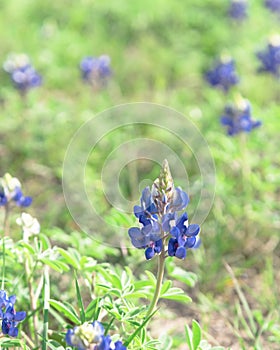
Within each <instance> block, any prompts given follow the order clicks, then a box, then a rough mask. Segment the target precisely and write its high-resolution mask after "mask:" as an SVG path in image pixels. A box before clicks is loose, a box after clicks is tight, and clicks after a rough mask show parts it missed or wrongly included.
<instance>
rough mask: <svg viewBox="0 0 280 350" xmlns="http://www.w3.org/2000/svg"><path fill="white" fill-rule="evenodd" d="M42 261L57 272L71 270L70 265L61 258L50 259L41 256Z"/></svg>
mask: <svg viewBox="0 0 280 350" xmlns="http://www.w3.org/2000/svg"><path fill="white" fill-rule="evenodd" d="M40 261H41V262H42V263H44V264H46V265H48V266H49V267H51V268H52V269H53V270H55V271H57V272H60V273H62V272H64V271H69V267H68V266H67V265H66V264H64V263H63V262H62V261H59V260H50V259H48V258H41V259H40Z"/></svg>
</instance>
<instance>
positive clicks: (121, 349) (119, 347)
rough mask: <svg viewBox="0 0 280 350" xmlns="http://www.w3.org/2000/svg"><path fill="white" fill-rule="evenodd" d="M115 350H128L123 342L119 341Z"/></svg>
mask: <svg viewBox="0 0 280 350" xmlns="http://www.w3.org/2000/svg"><path fill="white" fill-rule="evenodd" d="M115 350H126V347H125V346H124V345H123V344H122V342H121V341H120V340H119V341H117V342H116V343H115Z"/></svg>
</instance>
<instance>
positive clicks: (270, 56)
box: [257, 35, 280, 77]
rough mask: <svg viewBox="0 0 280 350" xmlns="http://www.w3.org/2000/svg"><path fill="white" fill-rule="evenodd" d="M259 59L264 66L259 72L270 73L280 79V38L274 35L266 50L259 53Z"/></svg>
mask: <svg viewBox="0 0 280 350" xmlns="http://www.w3.org/2000/svg"><path fill="white" fill-rule="evenodd" d="M257 58H258V59H259V60H260V61H261V64H262V66H261V67H260V68H259V69H258V71H259V72H269V73H271V74H273V75H275V76H276V77H279V67H280V36H278V35H273V36H272V37H271V38H270V40H269V43H268V45H267V47H266V49H265V50H263V51H260V52H258V53H257Z"/></svg>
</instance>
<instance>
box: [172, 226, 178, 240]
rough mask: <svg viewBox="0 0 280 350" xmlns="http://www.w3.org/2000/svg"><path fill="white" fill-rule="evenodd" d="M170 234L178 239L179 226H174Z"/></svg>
mask: <svg viewBox="0 0 280 350" xmlns="http://www.w3.org/2000/svg"><path fill="white" fill-rule="evenodd" d="M170 234H171V236H173V237H175V238H178V236H179V235H180V230H179V228H178V227H177V226H173V227H172V229H171V230H170Z"/></svg>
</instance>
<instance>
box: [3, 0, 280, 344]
mask: <svg viewBox="0 0 280 350" xmlns="http://www.w3.org/2000/svg"><path fill="white" fill-rule="evenodd" d="M230 3H231V2H230V1H220V0H186V1H182V0H173V1H168V0H154V1H147V0H146V1H145V0H142V1H140V0H134V1H127V0H118V1H113V0H107V1H92V0H81V1H71V0H61V1H43V0H36V1H35V0H21V1H19V0H10V1H4V0H0V42H1V45H0V57H1V62H2V66H3V67H4V68H5V62H7V59H8V57H11V54H26V55H28V57H29V58H30V61H31V63H32V65H33V66H34V68H35V69H36V72H38V74H39V75H40V77H41V78H40V79H42V81H41V80H40V81H39V80H36V83H34V84H33V85H34V86H33V87H34V88H30V89H27V90H26V91H25V92H24V93H22V89H21V90H20V89H19V88H16V85H15V81H13V80H12V79H11V74H9V72H7V69H6V70H5V69H4V68H3V69H2V70H1V71H0V81H1V85H0V110H1V114H0V140H1V142H0V159H1V162H0V177H2V180H3V177H4V175H5V174H6V173H9V174H11V175H12V176H14V177H16V178H18V179H19V180H20V182H21V185H22V188H23V193H24V195H25V196H31V197H32V198H33V201H32V204H31V206H30V207H28V208H25V207H27V205H22V203H21V204H18V202H17V199H18V197H16V198H11V200H12V201H13V204H17V205H19V207H18V206H15V208H13V210H11V212H10V213H9V233H8V234H7V230H6V229H5V227H4V226H3V230H2V226H1V231H0V233H1V256H0V264H1V273H0V275H1V283H2V288H1V289H2V290H5V291H6V292H7V295H8V297H9V296H10V295H13V294H15V295H16V297H17V302H16V305H17V310H22V311H25V312H26V314H27V317H26V319H25V320H22V318H23V314H21V313H20V312H17V314H18V315H20V317H19V316H18V321H20V325H19V336H18V337H17V338H16V339H17V340H15V339H14V338H13V336H14V335H15V334H12V333H11V334H10V335H11V337H10V338H8V337H4V334H2V336H1V338H0V349H1V346H2V348H3V349H5V348H9V347H10V348H11V347H14V348H18V349H66V348H67V345H66V343H65V334H66V332H67V329H72V328H73V327H74V326H75V325H77V322H80V323H81V324H82V323H83V322H85V321H88V322H89V321H90V322H93V321H96V320H97V319H98V320H99V321H102V322H103V326H104V327H105V332H106V334H110V335H111V336H112V339H113V341H114V342H115V344H117V345H114V344H113V343H112V344H113V345H112V344H111V345H110V344H109V345H106V344H105V343H104V344H103V345H102V346H103V347H101V345H99V347H96V348H94V347H90V345H88V347H80V348H79V349H103V350H109V349H114V347H115V349H116V350H118V349H120V350H122V349H123V348H121V347H120V346H121V345H120V342H123V344H124V346H126V347H127V349H133V350H137V349H159V350H161V349H162V350H163V349H165V350H166V349H174V350H183V349H189V350H195V349H211V346H213V347H217V349H232V350H237V349H246V350H248V349H257V350H260V349H263V350H270V349H271V350H279V349H280V314H279V311H280V306H279V305H280V287H279V285H280V272H279V271H280V254H279V247H280V236H279V232H280V156H279V149H280V138H279V132H280V81H279V74H278V68H279V67H280V59H279V57H280V41H279V37H278V35H279V36H280V12H279V7H280V6H278V7H277V1H275V4H274V5H275V7H274V11H272V9H273V6H271V4H270V3H273V1H266V2H265V1H263V0H254V1H253V0H251V1H248V2H247V4H248V7H247V16H244V18H235V19H234V18H232V17H230V16H229V7H230ZM267 4H269V5H270V8H269V7H268V5H267ZM277 11H278V12H277ZM269 45H270V46H269ZM269 47H270V49H271V52H270V51H269ZM278 49H279V50H278ZM266 50H268V51H266ZM277 50H278V51H277ZM260 52H262V54H260ZM267 52H268V53H267ZM104 55H105V56H104ZM272 56H273V57H272ZM85 57H103V59H104V57H105V63H106V64H109V63H108V62H109V61H107V58H108V57H109V59H110V74H109V72H108V74H107V75H106V80H105V81H103V80H102V82H101V83H100V81H97V83H96V80H95V81H94V83H92V81H90V82H89V81H87V80H84V79H82V73H81V69H80V64H81V61H82V60H83V59H84V58H85ZM219 62H222V63H223V62H226V63H228V62H234V69H235V72H236V73H235V74H236V77H237V79H236V81H235V77H234V79H233V80H234V83H229V86H228V87H227V88H223V83H221V82H220V83H218V84H213V79H212V78H211V79H210V78H209V74H208V73H207V72H209V70H211V69H213V68H214V67H215V64H219ZM87 64H88V63H87ZM106 69H107V66H106ZM230 69H231V68H230ZM106 72H107V71H106ZM207 74H208V81H207ZM227 74H228V71H226V73H225V75H226V78H225V79H228V78H227V77H228V75H227ZM95 78H96V76H93V79H95ZM13 79H14V78H13ZM96 79H97V78H96ZM231 79H232V76H231ZM231 79H230V82H232V80H231ZM227 82H228V80H227ZM248 101H249V102H248ZM135 102H146V103H152V104H153V105H152V106H155V105H154V104H156V105H159V106H165V107H166V111H167V112H166V113H163V114H162V118H165V120H164V121H165V122H167V123H170V130H171V131H172V125H173V124H172V123H173V119H172V117H170V120H169V119H168V113H169V112H168V111H170V115H173V114H172V113H175V112H174V110H175V111H177V112H178V113H180V114H182V115H183V116H184V118H185V123H186V124H184V122H182V129H184V128H188V126H189V125H190V124H192V125H195V126H196V127H197V128H198V130H199V131H200V134H201V135H202V136H201V137H202V138H203V140H205V142H206V143H207V144H208V149H209V154H210V155H211V157H212V158H211V159H213V161H214V164H215V171H214V174H213V175H214V176H215V186H214V184H212V185H211V186H213V187H212V188H211V189H209V188H203V184H201V172H202V169H201V168H200V166H202V167H203V164H198V159H197V157H199V156H198V151H197V150H196V149H190V148H189V147H187V146H186V145H185V144H184V143H182V142H181V141H180V140H179V139H178V138H177V137H176V136H175V135H174V133H172V132H169V131H170V130H169V131H168V129H165V130H163V129H161V128H156V127H155V126H153V127H151V126H149V125H141V124H139V123H133V122H134V120H135V119H134V117H133V115H132V116H131V120H132V124H131V125H130V126H127V127H123V126H124V125H120V126H121V127H120V128H119V129H116V130H114V132H110V133H108V134H106V133H104V134H102V135H100V136H102V140H101V141H100V142H98V143H97V145H96V147H95V148H94V152H93V153H92V156H90V157H89V159H88V162H87V166H86V171H85V174H84V173H81V177H83V176H85V182H86V183H87V184H88V185H89V187H90V189H91V190H90V197H91V199H92V201H93V203H94V204H95V206H97V207H98V215H99V216H100V217H101V218H102V219H103V225H100V224H97V222H95V220H92V222H90V233H88V232H84V231H85V230H83V229H81V228H80V227H79V225H78V223H77V220H75V217H74V218H73V217H72V216H71V214H70V212H69V210H68V208H67V205H66V203H65V199H64V194H63V186H62V182H63V178H65V177H66V178H67V179H70V180H71V176H72V171H73V174H74V173H75V171H74V170H75V169H74V167H75V162H76V163H77V166H78V164H79V159H78V158H77V159H76V158H74V157H73V163H74V164H73V169H69V168H64V170H63V162H64V159H65V156H66V154H67V149H68V146H69V144H70V142H71V139H72V137H73V136H74V135H75V133H76V132H77V130H79V128H80V127H81V126H82V125H84V123H85V122H87V121H89V120H95V119H94V118H98V119H96V120H97V121H98V123H99V124H100V127H101V129H102V128H103V127H104V130H106V125H103V124H102V123H106V121H107V119H108V118H107V117H108V114H106V112H105V114H102V113H104V111H106V110H110V108H112V107H115V106H118V105H127V104H133V106H134V107H132V111H133V110H134V109H133V108H135V104H134V103H135ZM229 105H230V106H234V107H231V108H232V109H233V110H234V111H235V108H236V109H237V110H238V113H241V115H242V116H243V113H245V111H246V113H249V117H248V116H247V114H246V113H245V114H246V116H245V117H244V118H245V122H246V125H245V126H244V124H242V123H241V122H240V125H239V124H238V127H237V126H236V125H234V126H231V125H229V123H230V122H231V119H230V118H231V117H230V116H231V112H229V108H228V106H229ZM249 105H250V108H249V107H248V106H249ZM244 106H245V107H244ZM125 108H126V107H125ZM139 108H141V107H140V105H139ZM152 108H154V107H152ZM246 108H247V109H246ZM128 110H129V108H128ZM161 111H162V109H161V108H159V115H156V121H157V122H158V121H160V118H161V114H160V113H161ZM172 111H173V112H172ZM108 113H110V112H108ZM234 113H235V112H234ZM234 113H233V114H234ZM238 113H237V114H238ZM139 114H140V113H139ZM234 115H235V114H234ZM238 115H239V114H238ZM102 116H104V118H103V117H102ZM113 117H114V113H112V118H113ZM221 117H224V118H225V117H226V119H222V123H221ZM251 117H252V119H251ZM184 118H183V120H184ZM227 118H229V119H227ZM244 118H243V119H244ZM241 119H242V118H241ZM229 120H230V121H229ZM251 120H252V121H251ZM154 121H155V120H154ZM242 121H244V120H242ZM151 122H153V120H151ZM248 123H249V124H248ZM254 123H257V124H254ZM241 124H242V125H241ZM98 127H99V125H98ZM230 128H233V129H230ZM102 130H103V129H102ZM229 130H234V131H236V130H238V131H236V132H229ZM240 131H241V132H240ZM229 134H234V135H229ZM139 139H145V140H152V141H155V142H159V143H161V144H164V145H166V146H168V147H169V148H171V149H172V150H173V152H174V153H175V154H176V156H177V157H178V159H179V160H180V162H181V163H182V164H183V166H184V168H185V169H186V173H187V177H188V179H186V181H185V182H184V181H183V180H182V179H176V170H177V169H176V168H177V165H178V163H177V162H176V161H174V159H173V160H172V159H171V160H170V159H167V160H168V161H169V165H170V170H171V173H172V174H173V178H174V183H175V184H176V185H177V186H181V187H182V189H183V190H184V191H186V192H187V193H188V196H189V198H190V203H189V205H188V207H187V211H188V215H189V218H190V224H193V223H196V224H199V225H200V228H201V232H200V240H201V244H200V246H199V247H198V248H197V249H190V250H188V253H187V256H186V258H185V259H184V260H181V259H177V258H176V256H175V257H168V258H166V272H165V273H166V279H170V280H172V283H173V287H174V288H181V290H180V291H179V290H177V292H178V294H176V293H175V292H174V295H173V296H172V295H171V294H172V293H171V292H170V294H168V290H169V287H170V286H169V284H168V283H166V284H165V288H166V290H163V291H162V296H163V297H162V298H161V299H160V300H159V304H158V305H159V307H160V308H159V310H158V311H157V312H156V313H155V314H153V317H152V319H149V320H147V319H145V310H146V309H145V307H146V306H147V307H148V306H149V302H151V298H152V297H151V296H152V293H151V291H152V290H153V288H154V287H155V278H154V277H153V275H156V271H157V264H156V258H153V259H151V260H148V261H147V260H146V259H145V255H144V251H143V250H141V249H135V248H134V247H133V244H131V241H130V237H129V235H128V230H129V228H131V227H133V226H134V227H135V226H137V225H138V223H137V220H136V218H135V216H134V215H133V208H130V209H131V211H130V212H124V211H121V210H118V207H117V206H114V205H112V203H110V201H108V199H107V198H106V197H105V196H104V193H103V189H104V188H103V183H102V181H101V178H100V174H101V173H102V170H103V167H104V165H106V160H107V159H108V158H110V157H111V155H112V154H114V153H113V152H114V150H115V149H117V148H118V147H119V145H126V142H128V141H131V142H136V141H137V140H139ZM137 142H138V141H137ZM186 143H188V142H186ZM136 144H137V143H136ZM91 147H92V145H89V148H88V150H89V151H90V150H91ZM68 150H69V149H68ZM149 151H150V150H149ZM155 152H156V151H155ZM70 155H71V154H70ZM68 157H69V153H68ZM140 158H141V159H140ZM202 158H203V157H202ZM158 159H160V161H159V162H158ZM117 161H119V162H120V166H119V168H118V171H119V174H118V175H119V177H118V178H109V181H110V188H112V189H114V188H116V189H118V191H120V192H121V193H122V195H123V196H124V197H125V198H126V199H127V200H130V201H132V202H134V203H135V204H139V198H140V197H141V192H142V190H143V189H144V187H145V186H147V185H149V186H150V185H151V184H152V183H153V181H154V180H155V179H156V178H157V177H158V176H159V173H160V169H161V163H162V162H163V161H164V158H163V157H162V156H161V153H159V154H157V157H156V159H149V157H148V156H147V159H143V157H138V158H137V154H136V155H135V158H134V160H133V161H131V162H129V163H128V164H125V165H124V166H123V165H121V164H123V163H122V160H121V158H118V159H117ZM178 168H179V165H178ZM67 170H69V172H68V173H65V171H67ZM108 172H110V168H109V169H108ZM104 176H105V178H106V174H105V175H104ZM73 180H74V181H75V180H76V178H75V177H73ZM139 184H140V185H139ZM2 186H3V182H2ZM77 188H78V186H77V187H76V186H73V188H67V192H68V193H69V192H70V195H73V196H74V197H75V194H76V193H75V191H76V189H77ZM64 189H65V188H64ZM201 189H203V190H206V191H207V190H211V191H212V190H213V192H214V193H215V198H214V200H213V203H212V205H211V208H209V209H211V210H210V212H209V214H208V215H207V217H206V218H205V219H204V220H203V222H192V216H193V215H194V212H195V210H196V208H197V207H200V208H203V205H204V203H203V201H202V200H201V201H200V195H201ZM3 198H4V197H3ZM3 198H2V197H1V193H0V205H1V206H0V218H1V222H4V225H5V218H6V214H7V213H6V211H5V208H7V207H5V205H6V204H5V201H4V199H3ZM21 198H22V200H23V197H21ZM25 199H26V198H25ZM1 201H2V202H1ZM25 204H26V203H25ZM28 204H30V203H28ZM207 205H208V204H207ZM22 207H24V208H22ZM81 208H82V207H81ZM205 210H206V211H207V210H208V207H207V208H206V209H205ZM22 212H26V213H29V214H31V215H32V216H33V217H36V218H37V219H38V222H40V226H41V228H40V233H39V234H38V226H37V223H36V222H35V228H34V226H33V231H32V230H31V231H32V234H33V236H32V237H29V234H27V233H26V232H25V235H23V233H24V232H23V233H22V232H21V228H20V226H24V222H25V221H24V220H27V217H23V216H21V213H22ZM82 214H83V213H82V210H81V215H82ZM20 217H21V219H20ZM28 218H29V217H28ZM20 220H21V221H20ZM32 224H34V222H32ZM19 225H20V226H19ZM120 228H122V229H120ZM123 228H124V229H123ZM123 232H125V233H124V234H123ZM34 236H35V237H34ZM113 242H114V243H113ZM116 242H118V244H116ZM132 243H133V240H132ZM134 245H135V244H134ZM174 249H175V248H174ZM145 271H148V272H145ZM151 273H152V274H153V275H151ZM130 285H133V288H134V291H133V293H134V294H133V293H132V291H131V290H130V289H129V288H130V287H129V286H130ZM126 288H127V289H126ZM170 288H171V287H170ZM110 290H111V291H112V295H111V299H110V298H109V296H107V299H106V298H104V299H103V296H104V295H105V294H106V295H107V294H108V295H109V294H110V293H109V291H110ZM30 293H31V294H32V293H33V294H34V295H33V298H32V295H31V298H30ZM114 293H115V294H114ZM164 293H166V297H164ZM130 294H131V295H130ZM175 294H176V296H175ZM49 295H50V296H49ZM188 296H189V297H191V299H192V302H190V300H189V298H188ZM0 297H1V302H2V308H3V307H4V306H5V307H6V306H7V303H11V301H8V299H6V295H5V296H4V295H2V296H1V295H0ZM109 299H110V300H109ZM34 300H35V303H34ZM108 300H109V301H108ZM127 300H128V301H127ZM82 301H83V302H82ZM32 303H33V304H32ZM133 303H134V304H133ZM12 304H13V302H12ZM132 305H134V306H133V307H134V308H132ZM130 307H131V309H130ZM46 310H47V311H46ZM75 310H76V311H75ZM67 312H68V313H67ZM6 314H7V311H6ZM0 315H1V319H5V317H6V318H7V316H5V313H4V312H3V311H1V312H0ZM34 315H35V316H34ZM77 315H78V316H77ZM9 317H12V316H9ZM13 317H14V319H12V321H11V320H10V321H11V322H14V321H15V320H16V316H15V315H14V316H13ZM137 317H138V318H137ZM141 319H142V320H144V321H145V322H146V323H145V324H142V323H141ZM192 320H196V322H197V323H196V322H192ZM6 321H7V320H6ZM6 321H5V322H6ZM3 322H4V321H2V324H3ZM133 322H134V323H133ZM148 322H149V323H148ZM198 324H199V325H200V326H198ZM95 325H96V324H95ZM141 325H142V326H141ZM186 326H188V327H189V328H187V329H189V330H190V329H191V328H192V327H193V328H192V330H193V333H194V334H195V333H196V330H197V329H199V328H200V327H201V329H202V338H203V341H202V342H201V344H200V345H198V344H190V342H189V341H188V335H190V332H188V331H187V332H186ZM96 327H97V328H98V327H99V326H96ZM133 327H135V328H133ZM97 328H96V329H97ZM12 329H13V330H14V328H13V327H12ZM136 329H138V333H137V335H134V331H135V330H136ZM2 332H3V333H5V334H7V333H8V332H5V328H3V326H2ZM95 332H97V333H98V332H99V333H100V334H102V331H101V330H100V328H98V330H95ZM186 333H187V336H186ZM1 339H2V340H1ZM1 341H2V343H1ZM98 341H99V340H98ZM117 342H119V343H117ZM41 344H43V345H41ZM96 344H97V340H96ZM210 344H211V345H210ZM68 345H71V344H69V343H68ZM199 346H200V347H199ZM71 348H72V347H69V349H71Z"/></svg>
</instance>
